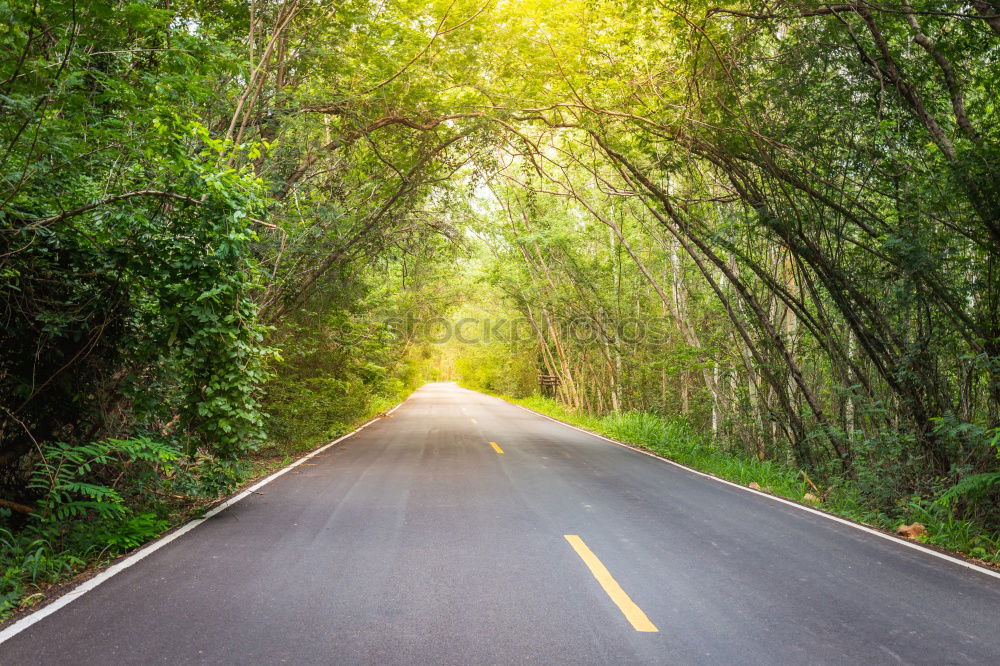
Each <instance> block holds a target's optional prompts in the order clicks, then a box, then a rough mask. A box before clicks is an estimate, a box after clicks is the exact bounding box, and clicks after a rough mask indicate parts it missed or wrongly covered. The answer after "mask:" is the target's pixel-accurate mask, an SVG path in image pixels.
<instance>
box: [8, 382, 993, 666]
mask: <svg viewBox="0 0 1000 666" xmlns="http://www.w3.org/2000/svg"><path fill="white" fill-rule="evenodd" d="M491 442H492V444H491ZM259 492H260V493H262V494H252V495H250V496H249V497H247V498H246V499H243V500H242V501H240V502H238V503H236V504H234V505H233V506H231V507H230V508H228V509H226V510H224V511H222V512H220V513H219V514H218V515H216V516H214V517H212V518H211V519H209V520H207V521H205V522H204V523H203V524H201V525H200V526H198V527H197V528H195V529H193V530H191V531H190V532H188V533H187V534H184V535H183V536H181V537H179V538H177V539H176V540H175V541H173V542H171V543H169V544H167V545H165V546H164V547H163V548H161V549H160V550H158V551H156V552H155V553H153V554H151V555H150V556H149V557H147V558H145V559H143V560H141V561H139V562H137V563H136V564H135V565H134V566H132V567H130V568H128V569H125V570H124V571H123V572H121V573H119V574H117V575H115V576H113V577H111V578H110V579H109V580H107V581H106V582H104V583H103V584H101V585H99V586H98V587H96V588H95V589H93V590H91V591H90V592H88V593H86V594H84V595H83V596H81V597H80V598H78V599H77V600H75V601H73V602H72V603H70V604H68V605H66V606H65V607H63V608H61V609H60V610H58V611H56V612H54V613H52V614H51V615H49V616H47V617H45V618H44V619H42V620H40V621H38V622H37V623H36V624H34V625H32V626H30V627H29V628H27V629H25V630H24V631H22V632H20V633H18V634H17V635H15V636H13V637H12V638H10V639H9V640H7V641H6V642H5V643H3V644H2V645H0V663H2V664H4V665H6V664H73V665H75V666H78V665H82V664H116V663H129V664H156V663H166V664H202V663H206V664H277V663H289V664H421V665H425V664H462V665H465V664H522V663H523V664H736V663H738V664H883V663H884V664H896V663H912V664H998V663H1000V580H998V579H996V578H992V577H990V576H989V575H987V574H985V573H982V572H979V571H975V570H970V569H967V568H963V567H961V566H960V565H958V564H955V563H953V562H948V561H943V560H941V559H939V558H936V557H934V556H932V555H928V554H927V553H924V552H921V551H918V550H915V549H913V548H909V547H907V546H905V545H902V544H899V543H896V542H893V541H890V540H887V539H884V538H880V537H878V536H875V535H872V534H869V533H866V532H864V531H861V530H859V529H856V528H854V527H851V526H848V525H844V524H840V523H837V522H835V521H832V520H829V519H826V518H823V517H820V516H817V515H814V514H811V513H809V512H807V511H803V510H802V509H799V508H796V507H794V506H789V505H787V504H783V503H781V502H779V501H776V500H774V499H770V498H767V497H763V496H760V495H756V494H753V493H750V492H746V491H744V490H742V489H739V488H734V487H732V486H728V485H726V484H723V483H719V482H717V481H713V480H711V479H706V478H704V477H701V476H698V475H696V474H694V473H691V472H688V471H686V470H683V469H680V468H678V467H675V466H672V465H670V464H668V463H665V462H662V461H658V460H656V459H654V458H651V457H649V456H647V455H644V454H642V453H639V452H636V451H633V450H631V449H628V448H625V447H621V446H616V445H614V444H611V443H609V442H606V441H603V440H601V439H598V438H596V437H594V436H591V435H588V434H586V433H583V432H580V431H577V430H574V429H571V428H569V427H566V426H564V425H561V424H559V423H556V422H553V421H551V420H548V419H545V418H543V417H540V416H537V415H534V414H532V413H529V412H527V411H525V410H522V409H519V408H517V407H514V406H511V405H508V404H506V403H504V402H502V401H500V400H497V399H494V398H490V397H487V396H484V395H481V394H478V393H474V392H471V391H465V390H463V389H459V388H457V387H455V386H454V385H449V384H430V385H427V386H425V387H424V388H422V389H420V390H419V391H417V392H416V393H415V394H414V395H413V396H412V397H411V398H410V399H409V400H408V401H407V402H405V403H404V404H403V406H402V407H401V408H400V409H398V410H397V411H395V412H394V413H393V414H392V415H391V416H389V417H386V418H383V419H381V420H379V421H376V422H375V423H373V424H371V425H370V426H369V427H367V428H365V429H364V430H362V431H361V432H359V433H357V434H356V435H354V436H353V437H350V438H348V439H345V440H344V441H342V442H340V443H339V444H337V445H336V446H333V447H331V448H329V449H328V450H326V451H324V452H323V453H321V454H320V455H318V456H316V457H315V458H312V459H310V460H309V461H308V463H307V464H303V465H300V466H299V467H296V468H295V469H294V470H292V471H291V472H289V473H287V474H285V475H283V476H281V477H280V478H277V479H275V480H274V481H273V482H271V483H269V484H268V485H266V486H264V487H263V488H261V489H260V491H259Z"/></svg>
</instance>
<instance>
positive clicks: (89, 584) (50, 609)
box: [0, 396, 409, 644]
mask: <svg viewBox="0 0 1000 666" xmlns="http://www.w3.org/2000/svg"><path fill="white" fill-rule="evenodd" d="M408 399H409V396H407V400H408ZM403 402H406V400H403V401H402V402H400V403H399V404H398V405H396V406H395V407H393V408H392V409H390V410H389V411H387V412H385V414H392V413H393V412H394V411H396V410H397V409H399V408H400V407H401V406H402V404H403ZM382 416H383V415H379V416H376V417H375V418H373V419H372V420H371V421H368V422H367V423H364V424H362V425H361V426H359V427H358V429H357V430H354V431H352V432H349V433H347V434H346V435H342V436H340V437H338V438H337V439H335V440H333V441H332V442H330V443H329V444H324V445H323V446H321V447H319V448H318V449H316V450H315V451H312V452H310V453H307V454H306V455H304V456H302V457H301V458H299V459H298V460H296V461H295V462H293V463H291V464H290V465H288V467H283V468H281V469H279V470H278V471H277V472H275V473H274V474H272V475H270V476H268V477H266V478H264V479H263V480H261V481H258V482H257V483H255V484H253V485H252V486H250V487H249V488H247V489H246V490H244V491H243V492H241V493H240V494H238V495H234V496H233V497H230V498H229V499H227V500H226V501H225V502H223V503H222V504H220V505H218V506H216V507H214V508H213V509H211V510H209V511H208V512H206V513H205V515H204V516H202V517H201V518H195V519H194V520H192V521H190V522H188V523H185V524H184V525H182V526H181V527H179V528H177V529H176V530H174V531H173V532H171V533H170V534H167V535H166V536H163V537H161V538H159V539H157V540H156V541H153V542H151V543H149V544H147V545H145V546H143V547H142V548H140V549H139V550H137V551H136V552H134V553H132V554H131V555H129V556H128V557H126V558H125V559H123V560H121V561H120V562H117V563H115V564H113V565H112V566H110V567H108V568H107V569H105V570H104V571H102V572H101V573H99V574H97V575H96V576H94V577H93V578H89V579H87V580H85V581H84V582H82V583H80V584H79V585H77V586H76V587H74V588H73V589H72V590H70V591H69V592H67V593H66V594H64V595H62V596H61V597H59V598H58V599H56V600H55V601H53V602H52V603H50V604H48V605H46V606H43V607H42V608H39V609H38V610H37V611H35V612H34V613H31V614H30V615H26V616H25V617H23V618H21V619H20V620H18V621H17V622H15V623H14V624H12V625H10V626H9V627H7V628H6V629H4V630H3V631H0V644H3V643H4V642H5V641H7V640H9V639H11V638H13V637H14V636H16V635H18V634H19V633H21V632H22V631H24V630H25V629H27V628H28V627H30V626H31V625H33V624H35V623H36V622H39V621H40V620H43V619H45V618H46V617H48V616H49V615H52V614H53V613H55V612H56V611H57V610H59V609H60V608H62V607H63V606H67V605H69V604H71V603H73V601H75V600H77V599H79V598H80V597H82V596H83V595H85V594H86V593H87V592H90V591H91V590H93V589H94V588H95V587H97V586H98V585H100V584H101V583H103V582H104V581H106V580H108V579H109V578H111V577H112V576H114V575H116V574H119V573H121V572H122V571H125V569H128V568H129V567H130V566H132V565H133V564H135V563H136V562H138V561H139V560H142V559H143V558H145V557H147V556H148V555H152V554H153V553H155V552H156V551H158V550H159V549H161V548H163V547H164V546H166V545H167V544H168V543H170V542H171V541H173V540H175V539H179V538H180V537H182V536H184V535H185V534H187V533H188V532H190V531H191V530H193V529H194V528H196V527H198V526H199V525H201V524H202V523H203V522H205V521H206V520H208V519H209V518H211V517H213V516H215V515H217V514H219V513H221V512H223V511H225V510H226V509H228V508H229V507H231V506H232V505H234V504H236V503H237V502H239V501H240V500H241V499H243V498H245V497H249V496H250V495H252V494H253V493H254V492H255V491H257V490H258V489H259V488H262V487H264V486H266V485H267V484H269V483H271V482H272V481H274V480H275V479H277V478H278V477H279V476H281V475H282V474H285V473H287V472H289V471H290V470H292V469H295V468H296V467H298V466H299V465H301V464H302V463H304V462H305V461H307V460H309V459H310V458H313V457H315V456H317V455H319V454H320V453H323V452H324V451H326V450H327V449H329V448H330V447H331V446H334V445H336V444H339V443H340V442H342V441H344V440H345V439H347V438H348V437H350V436H352V435H356V434H357V433H358V432H360V431H361V430H364V429H365V428H367V427H368V426H370V425H371V424H373V423H375V422H376V421H378V420H379V419H381V418H382Z"/></svg>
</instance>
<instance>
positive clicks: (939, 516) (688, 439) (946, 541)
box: [473, 389, 1000, 566]
mask: <svg viewBox="0 0 1000 666" xmlns="http://www.w3.org/2000/svg"><path fill="white" fill-rule="evenodd" d="M473 390H479V389H473ZM494 395H495V394H494ZM496 397H498V398H502V399H504V400H506V401H508V402H511V403H513V404H516V405H521V406H522V407H526V408H528V409H530V410H532V411H535V412H538V413H539V414H544V415H545V416H550V417H552V418H554V419H557V420H559V421H563V422H565V423H568V424H570V425H575V426H577V427H580V428H583V429H584V430H589V431H591V432H594V433H597V434H599V435H603V436H605V437H608V438H610V439H614V440H616V441H619V442H622V443H624V444H630V445H632V446H636V447H639V448H642V449H646V450H648V451H651V452H653V453H655V454H657V455H660V456H663V457H664V458H668V459H670V460H673V461H675V462H678V463H680V464H682V465H686V466H688V467H691V468H693V469H696V470H698V471H700V472H705V473H707V474H711V475H713V476H717V477H719V478H721V479H725V480H727V481H732V482H734V483H739V484H740V485H744V486H748V485H750V483H756V484H757V485H758V486H760V488H761V489H762V490H763V491H765V492H768V493H771V494H773V495H777V496H778V497H783V498H785V499H790V500H793V501H795V502H801V503H803V504H808V505H811V506H815V507H816V508H819V509H822V510H824V511H827V512H829V513H833V514H836V515H838V516H842V517H844V518H848V519H850V520H853V521H855V522H858V523H862V524H865V525H868V526H870V527H875V528H877V529H881V530H884V531H888V532H895V530H896V528H898V527H899V526H900V525H902V524H907V523H914V522H917V523H920V524H922V525H923V526H924V527H926V528H927V534H926V535H924V536H921V537H918V538H917V540H918V541H921V542H923V543H927V544H930V545H933V546H937V547H939V548H942V549H945V550H949V551H953V552H956V553H960V554H963V555H966V556H968V557H970V558H973V559H976V560H980V561H982V562H984V563H986V564H991V565H994V566H995V565H1000V533H991V532H988V531H986V530H983V529H982V528H981V527H980V526H979V525H977V524H975V523H974V522H972V521H969V520H962V519H959V518H957V517H956V516H955V515H954V511H953V510H952V508H951V507H950V506H949V505H948V504H946V503H943V502H941V501H935V499H934V498H920V497H913V498H903V499H902V500H901V501H900V502H899V506H898V510H896V511H893V512H891V513H890V512H885V511H879V510H875V509H872V508H871V507H868V506H865V504H864V502H863V500H862V498H861V495H860V493H859V492H858V491H857V489H855V488H854V487H852V486H851V484H850V483H849V482H840V483H838V484H837V485H834V486H827V487H824V486H823V485H821V484H818V485H817V488H813V486H812V485H811V484H810V483H809V482H807V481H806V480H805V477H804V475H803V474H802V473H801V472H800V471H799V470H797V469H795V468H793V467H790V466H788V465H783V464H780V463H777V462H774V461H770V460H758V459H756V458H750V457H746V456H743V455H740V454H737V453H733V452H730V451H725V450H723V449H722V448H721V447H720V446H719V445H718V444H717V443H715V442H713V441H712V438H711V437H710V436H708V435H706V434H705V433H701V432H698V431H697V430H696V429H695V428H693V427H692V426H691V425H690V424H688V423H686V422H685V421H683V420H681V419H669V418H666V417H663V416H659V415H657V414H652V413H650V412H635V411H633V412H620V413H617V414H609V415H607V416H603V417H598V416H594V415H592V414H587V413H581V412H576V411H574V410H572V409H568V408H566V407H565V406H563V405H561V404H560V403H558V402H557V401H555V400H553V399H551V398H543V397H539V396H532V397H529V398H520V399H517V398H510V397H507V396H502V395H496ZM817 491H818V492H817ZM807 493H808V494H810V495H811V497H807ZM812 497H815V498H817V499H816V500H813V499H812ZM817 500H818V501H817Z"/></svg>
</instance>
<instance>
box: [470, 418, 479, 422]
mask: <svg viewBox="0 0 1000 666" xmlns="http://www.w3.org/2000/svg"><path fill="white" fill-rule="evenodd" d="M469 420H470V421H472V422H473V423H479V421H477V420H476V419H469Z"/></svg>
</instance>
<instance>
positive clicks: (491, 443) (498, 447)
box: [490, 442, 503, 453]
mask: <svg viewBox="0 0 1000 666" xmlns="http://www.w3.org/2000/svg"><path fill="white" fill-rule="evenodd" d="M490 446H492V447H493V450H494V451H496V452H497V453H503V449H501V448H500V445H499V444H497V443H496V442H490Z"/></svg>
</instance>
